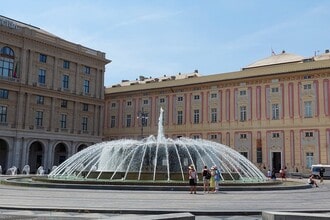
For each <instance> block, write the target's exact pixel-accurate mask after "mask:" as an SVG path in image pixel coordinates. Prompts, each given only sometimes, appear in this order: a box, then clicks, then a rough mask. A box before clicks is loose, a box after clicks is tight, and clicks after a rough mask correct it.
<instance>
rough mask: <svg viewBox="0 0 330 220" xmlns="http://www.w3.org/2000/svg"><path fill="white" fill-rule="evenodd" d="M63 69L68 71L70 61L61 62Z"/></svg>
mask: <svg viewBox="0 0 330 220" xmlns="http://www.w3.org/2000/svg"><path fill="white" fill-rule="evenodd" d="M63 68H64V69H70V61H67V60H63Z"/></svg>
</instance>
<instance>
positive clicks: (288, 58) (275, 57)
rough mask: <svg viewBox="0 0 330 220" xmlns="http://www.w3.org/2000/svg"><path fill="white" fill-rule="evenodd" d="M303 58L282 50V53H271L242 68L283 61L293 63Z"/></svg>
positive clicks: (275, 63)
mask: <svg viewBox="0 0 330 220" xmlns="http://www.w3.org/2000/svg"><path fill="white" fill-rule="evenodd" d="M304 59H305V58H304V57H303V56H300V55H296V54H292V53H286V52H285V51H282V53H280V54H275V53H273V54H272V55H271V56H270V57H266V58H264V59H261V60H258V61H256V62H254V63H252V64H250V65H248V66H247V67H245V68H243V69H248V68H256V67H261V66H270V65H277V64H283V63H295V62H301V61H302V60H304Z"/></svg>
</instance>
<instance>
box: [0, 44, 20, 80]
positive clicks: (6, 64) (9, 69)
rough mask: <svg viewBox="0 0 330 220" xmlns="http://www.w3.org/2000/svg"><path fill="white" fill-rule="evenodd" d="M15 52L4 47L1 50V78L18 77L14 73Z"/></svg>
mask: <svg viewBox="0 0 330 220" xmlns="http://www.w3.org/2000/svg"><path fill="white" fill-rule="evenodd" d="M14 58H15V54H14V51H13V50H12V49H11V48H10V47H3V48H1V50H0V77H16V74H17V73H16V71H14Z"/></svg>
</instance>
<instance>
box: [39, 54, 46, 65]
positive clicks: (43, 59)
mask: <svg viewBox="0 0 330 220" xmlns="http://www.w3.org/2000/svg"><path fill="white" fill-rule="evenodd" d="M39 62H40V63H47V55H45V54H39Z"/></svg>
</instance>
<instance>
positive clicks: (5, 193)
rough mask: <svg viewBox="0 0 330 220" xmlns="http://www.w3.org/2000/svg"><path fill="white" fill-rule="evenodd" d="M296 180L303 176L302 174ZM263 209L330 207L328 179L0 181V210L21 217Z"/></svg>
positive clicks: (237, 213)
mask: <svg viewBox="0 0 330 220" xmlns="http://www.w3.org/2000/svg"><path fill="white" fill-rule="evenodd" d="M299 181H302V184H306V182H307V180H306V179H303V180H299ZM187 189H188V188H187ZM262 211H307V212H322V213H323V212H324V213H329V212H330V180H325V182H324V184H321V185H320V187H318V188H309V189H293V190H279V191H277V190H273V191H222V192H218V193H209V194H208V193H205V194H204V193H203V192H200V191H199V192H198V193H197V194H196V195H195V194H189V193H188V191H187V192H186V191H133V190H87V189H63V188H61V189H60V188H37V187H20V186H10V185H1V184H0V214H1V215H0V216H2V217H6V216H7V217H8V216H15V215H16V216H18V215H19V216H21V217H22V218H21V219H29V218H28V217H26V218H25V217H24V218H23V216H30V217H31V216H34V217H35V216H39V217H40V218H39V219H44V218H46V219H73V218H77V219H78V218H79V219H83V218H85V219H138V218H140V217H141V215H149V214H152V215H155V214H162V213H182V212H190V213H192V214H194V215H196V216H197V217H196V219H198V218H199V217H198V216H203V218H201V219H236V217H237V219H242V218H240V217H241V216H244V219H261V217H260V215H261V212H262ZM220 216H222V217H220ZM228 216H231V217H230V218H228ZM2 217H0V219H1V218H2ZM11 219H12V218H11ZM14 219H15V218H14ZM31 219H36V218H31Z"/></svg>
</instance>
